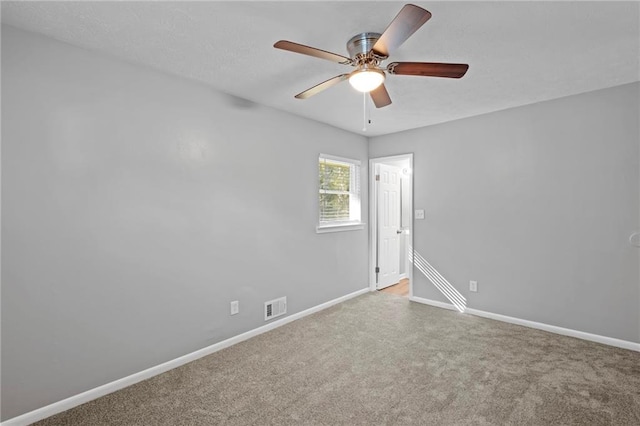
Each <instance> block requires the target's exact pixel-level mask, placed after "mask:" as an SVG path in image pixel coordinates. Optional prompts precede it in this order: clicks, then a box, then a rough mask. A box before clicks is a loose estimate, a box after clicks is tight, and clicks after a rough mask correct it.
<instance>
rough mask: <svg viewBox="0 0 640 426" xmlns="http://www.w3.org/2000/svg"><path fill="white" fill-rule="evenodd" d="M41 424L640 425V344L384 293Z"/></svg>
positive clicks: (329, 311) (327, 312)
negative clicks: (633, 347) (608, 342)
mask: <svg viewBox="0 0 640 426" xmlns="http://www.w3.org/2000/svg"><path fill="white" fill-rule="evenodd" d="M37 424H38V425H42V426H44V425H216V424H224V425H379V424H398V425H402V424H418V425H640V353H638V352H633V351H628V350H623V349H617V348H613V347H608V346H604V345H600V344H597V343H591V342H586V341H582V340H578V339H574V338H570V337H564V336H558V335H554V334H550V333H546V332H543V331H538V330H532V329H528V328H524V327H519V326H515V325H511V324H505V323H501V322H497V321H492V320H488V319H484V318H478V317H474V316H471V315H465V314H459V313H456V312H451V311H447V310H443V309H439V308H434V307H430V306H425V305H420V304H417V303H412V302H409V301H408V300H407V299H406V298H401V297H397V296H393V295H387V294H382V293H371V294H366V295H364V296H361V297H358V298H356V299H352V300H349V301H347V302H345V303H342V304H340V305H336V306H334V307H332V308H329V309H327V310H325V311H322V312H319V313H317V314H314V315H311V316H309V317H306V318H303V319H301V320H298V321H294V322H292V323H290V324H288V325H286V326H283V327H280V328H278V329H276V330H273V331H271V332H269V333H265V334H262V335H260V336H257V337H255V338H253V339H250V340H248V341H245V342H243V343H240V344H238V345H235V346H233V347H230V348H227V349H225V350H222V351H220V352H217V353H215V354H212V355H209V356H207V357H205V358H202V359H200V360H198V361H194V362H192V363H190V364H187V365H185V366H183V367H180V368H177V369H175V370H172V371H169V372H167V373H164V374H162V375H160V376H157V377H154V378H152V379H149V380H146V381H144V382H141V383H138V384H136V385H133V386H130V387H128V388H126V389H123V390H121V391H118V392H115V393H113V394H110V395H107V396H104V397H102V398H100V399H97V400H95V401H92V402H89V403H86V404H84V405H82V406H79V407H77V408H74V409H72V410H69V411H66V412H64V413H61V414H58V415H56V416H53V417H51V418H49V419H46V420H44V421H42V422H39V423H37Z"/></svg>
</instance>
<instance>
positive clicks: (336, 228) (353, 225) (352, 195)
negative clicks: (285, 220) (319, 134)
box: [316, 153, 366, 234]
mask: <svg viewBox="0 0 640 426" xmlns="http://www.w3.org/2000/svg"><path fill="white" fill-rule="evenodd" d="M317 161H318V175H317V176H318V182H317V187H318V198H317V200H318V221H317V225H316V232H317V233H319V234H322V233H325V232H340V231H354V230H358V229H364V227H365V225H366V224H365V223H364V222H362V185H360V182H361V181H362V176H361V175H362V162H361V161H360V160H355V159H353V158H345V157H339V156H336V155H330V154H323V153H320V154H319V155H318V160H317ZM322 161H329V162H331V161H334V162H336V163H343V164H348V165H349V167H350V172H349V180H350V182H349V192H348V193H349V216H350V218H349V220H335V221H322V222H321V221H320V217H321V211H320V208H321V206H320V197H319V196H320V194H322V193H323V192H322V191H323V189H322V188H320V180H319V175H320V173H319V172H320V164H321V163H322ZM325 191H327V190H325ZM325 193H330V192H325ZM354 208H356V209H357V213H355V212H353V210H352V209H354Z"/></svg>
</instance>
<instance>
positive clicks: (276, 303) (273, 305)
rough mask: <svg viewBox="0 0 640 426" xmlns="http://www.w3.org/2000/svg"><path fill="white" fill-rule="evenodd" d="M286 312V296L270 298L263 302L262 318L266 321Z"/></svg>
mask: <svg viewBox="0 0 640 426" xmlns="http://www.w3.org/2000/svg"><path fill="white" fill-rule="evenodd" d="M286 313H287V298H286V297H281V298H280V299H274V300H270V301H269V302H264V320H265V321H268V320H270V319H271V318H275V317H279V316H280V315H284V314H286Z"/></svg>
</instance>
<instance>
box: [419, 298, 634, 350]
mask: <svg viewBox="0 0 640 426" xmlns="http://www.w3.org/2000/svg"><path fill="white" fill-rule="evenodd" d="M409 300H411V301H412V302H417V303H423V304H425V305H431V306H436V307H438V308H444V309H450V310H453V311H456V310H457V309H456V308H455V306H453V305H452V304H449V303H444V302H438V301H436V300H431V299H425V298H422V297H416V296H414V297H411V298H410V299H409ZM464 313H465V314H471V315H475V316H478V317H483V318H490V319H493V320H497V321H502V322H508V323H510V324H516V325H522V326H524V327H529V328H535V329H538V330H544V331H548V332H550V333H555V334H562V335H563V336H569V337H575V338H578V339H583V340H589V341H591V342H597V343H602V344H605V345H609V346H615V347H617V348H622V349H629V350H632V351H636V352H640V343H635V342H630V341H628V340H621V339H615V338H613V337H606V336H600V335H598V334H591V333H585V332H584V331H578V330H572V329H570V328H563V327H557V326H555V325H549V324H543V323H541V322H535V321H529V320H525V319H520V318H514V317H509V316H506V315H500V314H494V313H492V312H485V311H481V310H478V309H472V308H466V309H465V311H464Z"/></svg>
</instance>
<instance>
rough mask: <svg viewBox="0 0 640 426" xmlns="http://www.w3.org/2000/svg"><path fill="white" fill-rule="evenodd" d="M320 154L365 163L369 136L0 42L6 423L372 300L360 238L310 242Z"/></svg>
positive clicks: (30, 38)
mask: <svg viewBox="0 0 640 426" xmlns="http://www.w3.org/2000/svg"><path fill="white" fill-rule="evenodd" d="M320 152H323V153H328V154H334V155H338V156H343V157H351V158H356V159H359V160H361V161H362V164H363V166H365V165H366V164H367V141H366V139H365V138H364V137H361V136H357V135H354V134H350V133H347V132H344V131H341V130H338V129H335V128H332V127H329V126H326V125H322V124H318V123H315V122H312V121H308V120H305V119H301V118H297V117H295V116H292V115H288V114H285V113H282V112H279V111H276V110H273V109H269V108H266V107H260V106H256V105H251V104H250V103H247V102H242V101H238V100H237V99H236V100H234V99H233V98H231V97H228V96H225V95H223V94H221V93H217V92H215V91H213V90H211V89H210V88H207V87H206V86H202V85H198V84H196V83H193V82H189V81H186V80H182V79H179V78H177V77H172V76H169V75H165V74H162V73H158V72H155V71H152V70H149V69H146V68H141V67H137V66H134V65H129V64H126V63H123V62H119V61H116V60H112V59H110V58H107V57H103V56H101V55H98V54H94V53H91V52H88V51H84V50H81V49H78V48H74V47H71V46H68V45H65V44H61V43H58V42H55V41H53V40H51V39H46V38H42V37H39V36H36V35H32V34H30V33H26V32H22V31H20V30H17V29H14V28H11V27H3V28H2V219H3V220H2V419H3V420H4V419H7V418H11V417H14V416H16V415H19V414H22V413H24V412H27V411H30V410H33V409H36V408H39V407H42V406H44V405H47V404H49V403H52V402H55V401H58V400H61V399H63V398H65V397H69V396H72V395H75V394H78V393H80V392H82V391H85V390H88V389H91V388H94V387H96V386H99V385H102V384H104V383H107V382H110V381H112V380H115V379H118V378H121V377H124V376H127V375H129V374H132V373H136V372H139V371H141V370H143V369H145V368H148V367H151V366H154V365H157V364H159V363H162V362H164V361H167V360H170V359H173V358H176V357H178V356H180V355H183V354H186V353H189V352H192V351H194V350H197V349H200V348H203V347H206V346H208V345H211V344H213V343H215V342H219V341H221V340H223V339H225V338H228V337H231V336H234V335H237V334H239V333H241V332H244V331H247V330H250V329H253V328H256V327H258V326H261V325H264V324H265V322H264V317H263V302H264V301H266V300H269V299H272V298H275V297H280V296H287V298H288V302H289V303H288V311H289V313H295V312H299V311H301V310H304V309H306V308H309V307H312V306H316V305H318V304H320V303H323V302H326V301H328V300H331V299H334V298H336V297H339V296H343V295H346V294H348V293H351V292H353V291H356V290H359V289H362V288H365V287H367V286H368V275H367V270H368V267H367V262H368V260H367V259H368V257H367V238H368V236H367V231H366V230H360V231H351V232H340V233H329V234H322V235H319V234H316V233H315V226H316V222H317V198H318V196H317V174H318V172H317V170H318V168H317V158H318V153H320ZM366 176H367V170H366V166H365V167H363V169H362V181H363V182H366ZM366 200H367V198H366V194H364V203H363V212H364V214H365V215H366V212H367V202H366ZM231 300H239V301H240V314H239V315H236V316H233V317H231V316H229V302H230V301H231Z"/></svg>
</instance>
